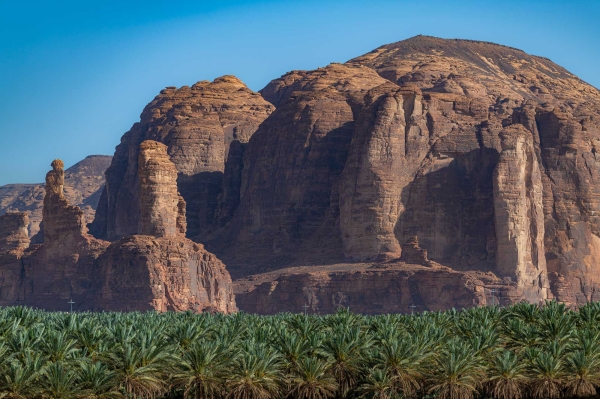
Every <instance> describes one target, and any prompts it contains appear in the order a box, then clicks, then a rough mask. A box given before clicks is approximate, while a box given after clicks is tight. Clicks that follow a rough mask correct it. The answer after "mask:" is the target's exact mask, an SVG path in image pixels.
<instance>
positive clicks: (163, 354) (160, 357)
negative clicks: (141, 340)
mask: <svg viewBox="0 0 600 399" xmlns="http://www.w3.org/2000/svg"><path fill="white" fill-rule="evenodd" d="M105 360H106V362H107V364H108V366H109V368H110V370H111V371H113V372H114V373H115V379H116V381H117V383H118V384H119V385H120V386H121V387H122V389H123V390H124V391H125V394H126V396H128V397H132V398H137V397H142V398H147V397H152V396H155V395H157V394H158V393H160V392H162V391H163V390H164V388H165V386H166V379H165V375H164V374H165V373H166V372H167V371H168V367H169V360H170V355H169V352H168V351H167V350H166V348H164V347H157V346H151V347H150V348H146V347H142V346H138V345H135V344H132V343H131V342H126V343H123V344H122V345H117V346H116V347H115V348H113V349H112V350H111V351H110V352H108V353H107V354H105Z"/></svg>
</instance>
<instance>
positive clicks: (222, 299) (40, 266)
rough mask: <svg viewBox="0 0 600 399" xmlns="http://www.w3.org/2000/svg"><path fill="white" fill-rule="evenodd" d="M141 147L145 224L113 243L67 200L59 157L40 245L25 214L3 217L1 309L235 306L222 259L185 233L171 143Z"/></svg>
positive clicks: (227, 308)
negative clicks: (94, 234) (88, 224)
mask: <svg viewBox="0 0 600 399" xmlns="http://www.w3.org/2000/svg"><path fill="white" fill-rule="evenodd" d="M141 147H142V148H141V150H140V162H139V173H140V178H139V181H140V209H141V212H142V215H143V217H142V219H141V221H142V223H143V224H142V226H141V229H142V230H143V231H144V232H146V234H152V235H154V236H148V235H140V236H131V237H128V238H125V239H123V240H121V241H118V242H115V243H113V244H111V245H110V246H109V244H110V243H109V242H107V241H102V240H98V239H96V238H94V237H92V236H91V235H89V234H88V232H87V227H86V221H85V216H84V213H83V211H82V210H81V209H80V208H79V207H77V206H74V205H70V204H69V201H68V200H67V198H66V196H65V193H64V191H63V188H64V180H65V173H64V170H63V163H62V161H60V160H55V161H54V162H52V170H51V171H50V172H48V174H47V175H46V185H45V188H46V195H45V197H44V207H43V224H42V226H43V244H40V245H33V246H31V247H30V248H29V249H27V250H25V248H26V247H27V246H28V245H29V237H28V236H27V230H26V226H27V223H28V220H27V214H25V213H9V214H6V215H3V216H0V306H6V305H27V306H35V307H39V308H43V309H48V310H65V309H68V305H67V302H68V301H69V300H70V299H72V300H73V301H74V302H75V303H74V309H77V310H121V311H126V310H151V309H154V310H158V311H167V310H175V311H179V310H193V311H214V312H232V311H235V310H236V307H235V299H234V296H233V289H232V285H231V277H230V276H229V273H228V272H227V270H226V269H225V266H224V265H223V263H221V262H220V261H219V259H217V257H216V256H215V255H213V254H211V253H209V252H207V251H205V250H204V248H203V246H202V245H200V244H196V243H194V242H192V241H190V240H188V239H187V238H185V202H184V201H183V200H182V199H181V197H180V196H179V195H178V193H177V185H176V178H177V171H176V169H175V165H174V164H173V163H172V162H171V161H170V160H169V157H168V155H167V147H166V146H165V145H163V144H161V143H157V142H153V141H146V142H144V143H142V146H141Z"/></svg>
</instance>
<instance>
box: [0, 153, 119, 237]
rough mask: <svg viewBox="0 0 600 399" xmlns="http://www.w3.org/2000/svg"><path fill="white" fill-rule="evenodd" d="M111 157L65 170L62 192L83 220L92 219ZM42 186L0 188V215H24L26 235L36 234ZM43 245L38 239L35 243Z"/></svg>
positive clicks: (92, 157) (93, 158)
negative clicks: (26, 221)
mask: <svg viewBox="0 0 600 399" xmlns="http://www.w3.org/2000/svg"><path fill="white" fill-rule="evenodd" d="M111 159H112V157H111V156H107V155H90V156H88V157H86V158H85V159H84V160H82V161H80V162H78V163H76V164H75V165H73V166H71V167H70V168H68V169H67V170H65V178H64V180H65V182H64V192H65V197H66V198H67V199H68V200H69V202H70V203H71V204H75V205H77V206H78V207H80V208H81V210H82V211H83V214H84V215H85V219H86V220H87V221H88V222H90V221H92V220H94V216H95V214H96V207H97V205H98V201H99V200H100V194H101V193H102V190H103V189H104V172H105V171H106V169H107V168H108V166H109V165H110V162H111ZM44 194H45V190H44V185H43V184H8V185H5V186H1V187H0V214H4V213H7V212H28V213H29V220H30V224H29V226H28V231H29V236H30V237H33V236H35V235H36V234H37V233H38V232H39V231H40V222H41V221H42V207H43V202H44ZM41 242H43V237H42V236H39V238H38V243H41Z"/></svg>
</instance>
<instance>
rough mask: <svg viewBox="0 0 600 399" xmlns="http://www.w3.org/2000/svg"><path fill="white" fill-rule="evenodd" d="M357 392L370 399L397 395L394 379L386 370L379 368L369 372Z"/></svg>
mask: <svg viewBox="0 0 600 399" xmlns="http://www.w3.org/2000/svg"><path fill="white" fill-rule="evenodd" d="M357 393H358V394H359V395H360V397H362V398H369V399H392V398H394V397H396V395H397V392H396V389H395V384H394V379H393V378H392V377H391V376H390V375H389V374H388V373H387V372H386V371H384V370H381V369H377V368H376V369H372V370H371V371H370V372H369V374H368V375H367V377H366V378H365V379H364V381H363V382H362V384H360V385H359V387H358V389H357Z"/></svg>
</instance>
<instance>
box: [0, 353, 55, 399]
mask: <svg viewBox="0 0 600 399" xmlns="http://www.w3.org/2000/svg"><path fill="white" fill-rule="evenodd" d="M43 364H44V360H43V359H42V358H41V357H39V356H33V357H32V356H31V355H29V354H27V355H25V356H24V358H22V359H21V360H16V359H13V360H11V361H9V362H8V364H7V365H6V367H4V370H3V373H2V375H1V376H0V397H1V398H7V399H26V398H32V397H35V396H36V395H37V394H38V393H39V392H40V385H39V384H38V382H39V377H40V371H41V370H42V366H43Z"/></svg>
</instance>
